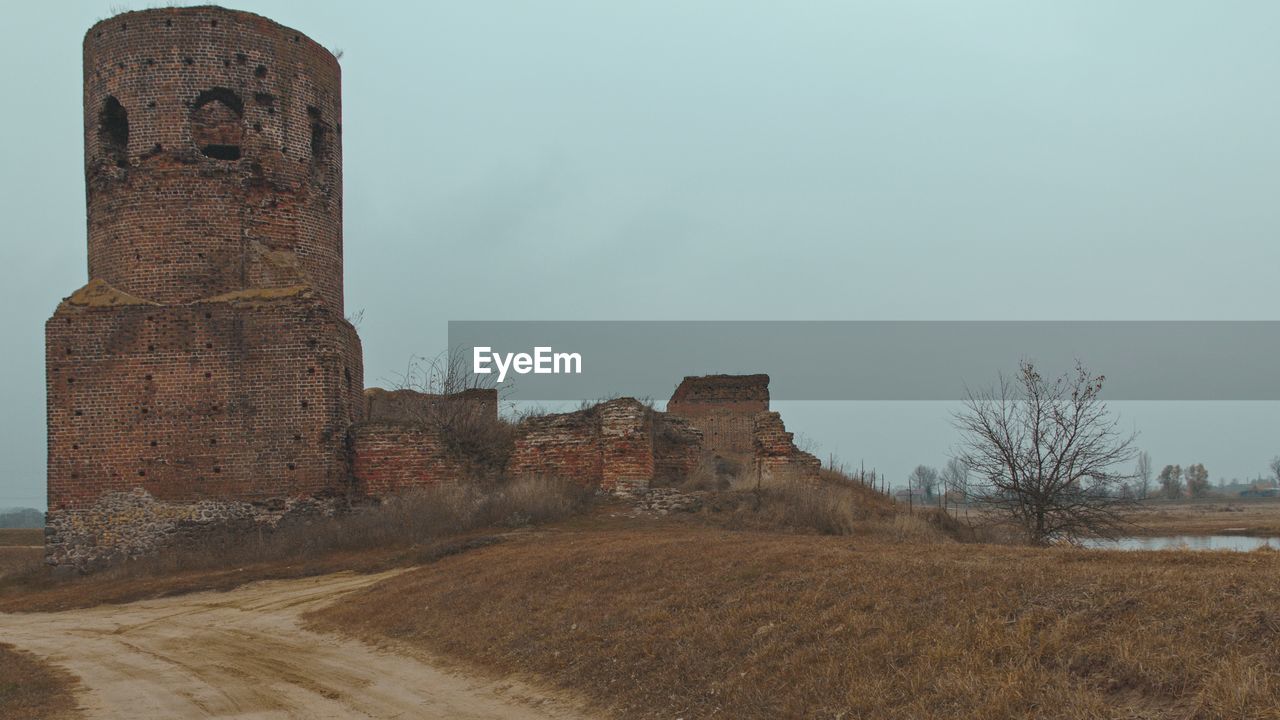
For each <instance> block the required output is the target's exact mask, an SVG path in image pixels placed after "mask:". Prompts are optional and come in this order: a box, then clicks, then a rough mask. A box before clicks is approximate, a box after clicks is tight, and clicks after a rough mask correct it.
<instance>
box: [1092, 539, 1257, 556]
mask: <svg viewBox="0 0 1280 720" xmlns="http://www.w3.org/2000/svg"><path fill="white" fill-rule="evenodd" d="M1084 546H1085V547H1090V548H1098V549H1100V550H1236V551H1239V552H1248V551H1250V550H1257V549H1258V548H1260V547H1270V548H1274V549H1276V550H1280V538H1277V537H1249V536H1247V535H1164V536H1158V537H1126V538H1120V539H1118V540H1086V541H1084Z"/></svg>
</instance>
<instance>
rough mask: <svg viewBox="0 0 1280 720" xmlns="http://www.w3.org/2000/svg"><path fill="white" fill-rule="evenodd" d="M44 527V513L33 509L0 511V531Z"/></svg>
mask: <svg viewBox="0 0 1280 720" xmlns="http://www.w3.org/2000/svg"><path fill="white" fill-rule="evenodd" d="M41 527H44V513H42V512H40V511H39V510H36V509H35V508H15V509H11V510H0V529H5V530H8V529H12V528H41Z"/></svg>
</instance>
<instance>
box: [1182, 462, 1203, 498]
mask: <svg viewBox="0 0 1280 720" xmlns="http://www.w3.org/2000/svg"><path fill="white" fill-rule="evenodd" d="M1186 477H1187V492H1189V493H1191V497H1204V496H1205V494H1206V493H1208V492H1209V471H1208V470H1205V469H1204V465H1202V464H1199V463H1197V464H1195V465H1191V466H1188V467H1187V474H1186Z"/></svg>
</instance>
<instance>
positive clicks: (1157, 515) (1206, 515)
mask: <svg viewBox="0 0 1280 720" xmlns="http://www.w3.org/2000/svg"><path fill="white" fill-rule="evenodd" d="M1128 519H1129V521H1130V522H1132V523H1133V525H1134V527H1133V531H1132V533H1131V534H1133V535H1267V536H1280V498H1256V499H1254V498H1250V499H1243V498H1233V499H1230V500H1225V499H1220V498H1205V499H1203V500H1174V501H1168V500H1153V501H1149V502H1146V503H1144V504H1142V505H1141V506H1139V508H1138V509H1137V510H1136V511H1135V512H1133V513H1132V514H1131V515H1130V516H1129V518H1128Z"/></svg>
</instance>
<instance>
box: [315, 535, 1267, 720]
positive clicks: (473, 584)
mask: <svg viewBox="0 0 1280 720" xmlns="http://www.w3.org/2000/svg"><path fill="white" fill-rule="evenodd" d="M577 527H578V529H576V530H561V531H559V532H556V533H551V534H549V535H546V534H544V535H543V536H542V537H539V538H536V539H532V538H531V539H529V540H528V541H521V542H512V543H505V544H502V545H498V546H494V547H489V548H484V549H481V550H478V551H476V552H472V553H467V554H465V555H459V556H455V557H451V558H447V559H444V560H442V561H440V562H438V563H436V564H434V565H432V566H429V567H425V568H422V569H420V570H416V571H412V572H410V573H407V574H405V575H402V576H399V577H397V578H393V579H391V580H388V581H386V582H384V583H382V584H380V585H378V586H375V587H374V588H371V589H369V590H366V591H363V592H361V593H358V594H356V595H354V596H351V597H349V598H346V599H344V600H343V601H340V602H339V604H337V605H335V606H332V607H331V608H328V609H325V610H322V611H320V612H319V613H316V614H314V615H313V616H312V620H313V622H314V623H315V624H316V625H317V626H319V627H322V628H324V629H329V630H336V631H341V632H347V633H352V634H355V635H357V636H360V637H363V638H366V639H370V640H373V641H380V642H384V643H390V644H394V645H397V646H399V647H402V648H416V649H419V650H422V651H425V652H428V653H434V654H441V655H443V656H445V657H447V658H453V659H455V660H457V661H461V662H464V663H466V664H468V665H471V666H473V667H476V668H479V669H482V670H483V669H487V670H490V671H492V672H494V673H500V674H511V673H516V674H528V675H532V676H534V677H535V678H536V679H539V680H541V681H543V682H548V683H552V684H555V685H559V686H561V687H563V688H566V689H569V690H571V691H575V692H578V693H582V694H584V695H586V696H587V697H590V698H592V699H593V700H594V702H595V703H596V705H597V706H598V707H599V708H600V709H602V710H604V711H607V712H609V713H611V714H613V715H616V716H617V717H622V718H672V717H687V718H695V717H697V718H704V717H724V718H735V719H751V718H857V717H864V718H904V719H905V718H911V719H920V720H928V719H930V718H939V719H941V718H948V719H950V718H956V717H974V718H1024V717H1035V718H1117V717H1129V718H1206V719H1207V718H1256V719H1259V720H1260V719H1263V718H1270V719H1274V718H1280V618H1278V617H1277V616H1276V610H1275V608H1277V607H1280V584H1278V583H1276V582H1275V578H1276V577H1277V576H1280V554H1276V553H1269V552H1257V553H1248V554H1220V553H1198V554H1196V553H1190V552H1162V553H1125V552H1104V551H1085V550H1077V549H1070V548H1062V549H1031V548H1016V547H1001V546H991V545H965V544H956V543H949V544H936V543H933V544H925V545H921V544H916V543H898V544H893V543H886V542H881V541H877V540H872V539H868V538H864V537H859V536H853V537H832V536H816V535H797V534H784V535H779V534H765V533H750V532H732V531H728V530H723V529H716V528H707V527H698V526H696V525H693V524H690V523H688V522H679V521H671V520H668V521H651V522H650V524H649V525H647V526H637V525H635V524H634V523H633V524H630V525H627V526H625V527H620V528H612V529H609V528H594V529H593V528H591V527H590V526H589V525H587V524H583V523H581V522H579V523H577ZM373 608H376V609H377V612H371V610H372V609H373Z"/></svg>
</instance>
